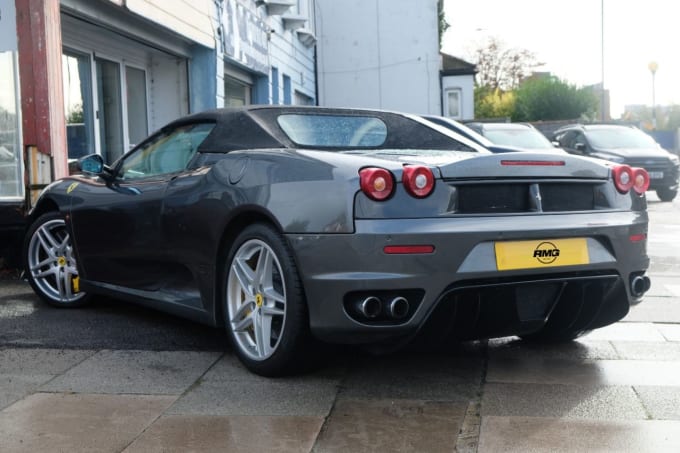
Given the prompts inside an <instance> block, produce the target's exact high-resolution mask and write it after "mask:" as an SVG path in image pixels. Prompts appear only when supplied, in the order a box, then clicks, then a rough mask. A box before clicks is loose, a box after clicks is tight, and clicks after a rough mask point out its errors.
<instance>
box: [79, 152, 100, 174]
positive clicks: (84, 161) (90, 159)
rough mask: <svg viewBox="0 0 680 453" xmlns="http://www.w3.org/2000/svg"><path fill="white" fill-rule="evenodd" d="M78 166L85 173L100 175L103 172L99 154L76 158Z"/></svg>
mask: <svg viewBox="0 0 680 453" xmlns="http://www.w3.org/2000/svg"><path fill="white" fill-rule="evenodd" d="M78 167H79V168H80V170H81V171H83V172H85V173H90V174H94V175H101V174H102V173H104V167H105V166H104V159H102V156H100V155H99V154H89V155H87V156H85V157H81V158H80V159H79V160H78Z"/></svg>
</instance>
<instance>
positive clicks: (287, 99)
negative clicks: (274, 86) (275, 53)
mask: <svg viewBox="0 0 680 453" xmlns="http://www.w3.org/2000/svg"><path fill="white" fill-rule="evenodd" d="M292 96H293V87H292V83H291V80H290V77H289V76H287V75H284V76H283V103H284V105H291V104H292V103H293V97H292Z"/></svg>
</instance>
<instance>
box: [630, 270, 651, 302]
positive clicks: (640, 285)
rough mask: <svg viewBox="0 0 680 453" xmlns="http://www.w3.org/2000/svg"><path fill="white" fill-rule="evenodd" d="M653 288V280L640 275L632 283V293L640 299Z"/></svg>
mask: <svg viewBox="0 0 680 453" xmlns="http://www.w3.org/2000/svg"><path fill="white" fill-rule="evenodd" d="M651 286H652V282H651V280H649V277H647V276H646V275H638V276H635V277H633V279H632V280H631V281H630V292H631V293H632V294H633V296H635V297H640V296H642V295H643V294H644V293H646V292H647V291H649V288H650V287H651Z"/></svg>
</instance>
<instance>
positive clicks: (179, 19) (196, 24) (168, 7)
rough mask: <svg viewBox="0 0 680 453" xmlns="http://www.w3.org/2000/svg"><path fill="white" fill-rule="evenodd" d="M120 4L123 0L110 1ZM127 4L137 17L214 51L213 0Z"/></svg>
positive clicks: (132, 0) (134, 1)
mask: <svg viewBox="0 0 680 453" xmlns="http://www.w3.org/2000/svg"><path fill="white" fill-rule="evenodd" d="M110 1H111V2H112V3H115V4H117V5H120V4H121V1H120V0H110ZM124 5H125V7H126V8H127V9H129V10H130V11H132V12H133V13H135V14H139V15H140V16H142V17H144V18H145V19H148V20H151V21H153V22H156V23H157V24H160V25H163V26H164V27H166V28H168V29H170V30H172V31H174V32H175V33H177V34H180V35H182V36H184V37H186V38H189V39H190V40H191V41H194V42H196V43H198V44H201V45H203V46H205V47H209V48H211V49H213V48H214V47H215V35H214V31H213V23H212V18H213V14H214V11H215V6H214V3H213V1H212V0H172V1H168V0H126V1H125V2H124Z"/></svg>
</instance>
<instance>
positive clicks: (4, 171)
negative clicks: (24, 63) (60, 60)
mask: <svg viewBox="0 0 680 453" xmlns="http://www.w3.org/2000/svg"><path fill="white" fill-rule="evenodd" d="M15 74H16V67H15V57H14V52H10V51H5V52H0V200H3V199H5V198H21V197H22V195H23V189H24V186H23V177H22V176H21V146H20V143H21V134H20V129H19V121H20V118H19V114H20V111H19V108H18V105H17V104H18V96H17V92H18V84H17V80H16V77H15Z"/></svg>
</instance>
